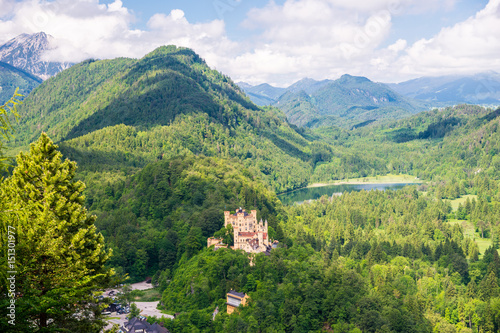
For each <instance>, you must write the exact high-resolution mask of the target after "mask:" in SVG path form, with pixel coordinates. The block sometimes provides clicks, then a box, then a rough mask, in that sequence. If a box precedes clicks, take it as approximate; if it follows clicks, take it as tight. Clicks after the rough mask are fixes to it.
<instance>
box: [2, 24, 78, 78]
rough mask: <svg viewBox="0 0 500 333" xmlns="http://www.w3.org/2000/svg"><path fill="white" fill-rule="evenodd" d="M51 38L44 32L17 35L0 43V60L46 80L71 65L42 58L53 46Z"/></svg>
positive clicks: (52, 38)
mask: <svg viewBox="0 0 500 333" xmlns="http://www.w3.org/2000/svg"><path fill="white" fill-rule="evenodd" d="M53 40H54V37H52V36H50V35H47V34H46V33H44V32H39V33H35V34H22V35H19V36H17V37H15V38H13V39H11V40H9V41H8V42H7V43H5V44H3V45H0V61H3V62H5V63H8V64H10V65H12V66H14V67H16V68H19V69H21V70H24V71H26V72H28V73H31V74H33V75H35V76H37V77H39V78H41V79H43V80H46V79H48V78H49V77H51V76H54V75H56V74H57V73H59V72H60V71H62V70H64V69H66V68H69V67H71V65H73V64H71V63H62V62H49V61H45V60H43V54H44V53H45V52H46V51H48V50H51V49H52V48H53V45H52V42H53Z"/></svg>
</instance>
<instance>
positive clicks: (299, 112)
mask: <svg viewBox="0 0 500 333" xmlns="http://www.w3.org/2000/svg"><path fill="white" fill-rule="evenodd" d="M300 86H301V85H299V87H300ZM295 90H297V92H295V93H290V94H285V95H282V96H281V97H280V98H279V99H278V101H277V102H276V106H277V107H279V108H280V109H281V110H283V112H284V113H285V114H286V115H287V117H291V118H290V122H292V123H294V124H296V125H299V126H307V127H319V126H331V125H337V126H344V127H352V126H355V125H356V124H360V123H365V122H371V121H375V120H378V119H387V118H393V119H396V118H402V117H405V116H408V115H411V114H414V113H417V112H419V111H422V110H424V109H425V105H423V104H422V103H419V102H417V101H413V100H411V99H409V98H406V97H403V96H401V95H399V94H398V93H395V92H394V91H392V90H390V89H389V88H387V86H385V85H383V84H380V83H375V82H372V81H370V80H369V79H367V78H364V77H355V76H351V75H347V74H346V75H343V76H342V77H341V78H340V79H338V80H335V81H321V82H319V83H316V84H314V85H311V84H310V83H309V84H307V85H306V86H305V87H304V89H302V90H300V88H297V87H296V88H295ZM305 101H306V102H305ZM304 102H305V104H304Z"/></svg>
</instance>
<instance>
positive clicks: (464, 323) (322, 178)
mask: <svg viewBox="0 0 500 333" xmlns="http://www.w3.org/2000/svg"><path fill="white" fill-rule="evenodd" d="M311 105H312V104H311ZM358 111H359V110H358ZM311 112H313V111H311ZM356 112H357V111H356ZM18 113H19V115H20V119H19V122H18V123H16V124H14V123H12V124H14V129H16V134H15V138H14V139H10V141H8V142H6V143H7V148H8V149H5V148H2V147H3V146H0V148H2V149H0V153H1V154H4V155H5V153H6V154H10V155H14V153H17V152H18V151H19V150H20V149H24V148H25V147H26V146H27V144H29V143H30V142H31V141H34V140H36V139H37V138H38V137H39V136H40V133H42V132H46V133H47V134H48V135H49V136H50V137H51V138H52V139H53V140H54V141H56V142H57V144H58V146H59V149H60V151H61V152H62V154H63V156H64V157H65V158H68V159H70V160H73V161H76V162H77V165H78V169H76V170H75V169H74V167H72V169H71V170H72V171H71V172H72V175H73V173H74V177H75V179H77V180H82V181H83V182H84V183H85V185H86V190H85V192H84V193H85V197H83V196H81V197H78V200H79V202H80V203H81V204H84V205H85V206H86V207H87V209H88V211H89V216H91V215H92V214H95V215H96V220H95V226H96V228H97V230H98V231H99V232H101V233H102V235H103V236H104V242H105V252H106V253H112V256H111V257H110V258H109V260H107V263H106V265H107V268H113V269H114V270H115V271H116V273H117V276H118V277H124V276H127V275H128V277H129V282H135V281H141V280H144V279H145V278H146V277H154V281H155V282H156V283H157V284H158V288H159V289H160V290H161V292H162V299H161V304H162V305H161V306H162V309H164V310H165V311H166V312H167V313H178V314H179V315H178V316H177V317H176V319H175V320H173V321H170V320H164V324H165V325H166V326H167V327H168V328H169V329H170V330H171V331H172V332H184V331H185V332H197V331H207V332H220V331H224V332H236V331H249V332H308V331H316V332H321V331H325V332H328V331H334V332H360V331H361V332H413V331H414V332H495V331H498V330H499V329H500V319H499V318H500V289H499V280H498V278H499V274H500V258H499V256H498V252H497V250H496V249H497V248H498V247H499V245H500V244H499V243H500V219H499V216H500V192H499V191H500V174H499V170H500V157H499V156H498V152H499V151H500V133H499V125H500V123H499V119H500V118H499V117H498V116H499V115H500V111H499V110H492V109H486V108H483V107H479V106H471V105H459V106H455V107H453V108H445V109H442V110H437V109H436V110H431V111H427V112H422V113H419V114H416V115H413V116H410V117H407V118H404V119H399V120H384V121H379V122H376V123H370V122H366V123H364V124H362V125H363V126H354V127H352V128H351V129H347V128H346V127H340V126H323V127H318V128H314V129H311V128H307V127H297V126H295V125H292V124H290V123H289V122H288V119H287V117H286V116H285V114H284V113H283V112H282V111H280V110H278V109H276V108H272V107H266V108H259V107H257V106H256V105H254V104H253V103H251V102H250V100H249V99H248V97H246V96H245V95H244V94H243V93H242V92H241V90H240V89H239V88H238V87H237V86H236V85H235V84H234V83H233V82H232V81H231V80H230V79H229V78H228V77H226V76H224V75H222V74H221V73H219V72H217V71H214V70H211V69H210V68H209V67H208V66H207V65H206V64H205V62H204V61H203V59H201V58H200V57H199V56H198V55H196V54H195V53H194V52H193V51H191V50H189V49H185V48H176V47H174V46H168V47H162V48H159V49H157V50H155V51H153V52H152V53H150V54H148V55H146V56H145V57H144V58H142V59H125V58H122V59H114V60H105V61H94V60H88V61H85V62H82V63H80V64H78V65H75V66H73V67H71V68H70V69H68V70H66V71H63V72H61V73H60V74H58V75H57V76H55V77H53V78H50V79H49V80H47V81H45V82H44V83H42V84H41V85H40V86H39V87H38V88H36V89H35V90H34V91H33V92H32V93H31V94H30V95H29V96H27V97H26V98H25V100H24V103H23V105H22V106H21V107H20V108H19V109H18ZM296 116H297V117H299V118H297V119H306V118H307V117H309V115H308V114H300V113H298V114H296ZM300 117H302V118H300ZM2 119H6V118H4V117H2ZM329 124H330V123H329ZM337 125H341V124H337ZM311 127H315V126H311ZM8 137H9V138H10V135H9V136H8ZM44 137H45V136H44ZM0 143H2V144H3V141H0ZM1 156H3V155H1ZM33 163H35V164H36V162H33ZM72 165H73V164H72ZM32 167H33V168H34V169H33V170H38V169H36V166H34V165H33V166H32ZM38 171H40V170H38ZM389 173H391V174H407V175H412V176H415V177H418V178H419V179H420V180H422V184H419V185H414V186H409V187H406V188H404V189H402V190H394V191H389V190H387V191H371V192H366V191H361V192H356V193H354V192H353V193H345V194H343V195H341V196H333V197H322V198H321V199H320V200H317V201H314V202H311V203H306V204H301V205H290V206H284V205H283V204H282V203H281V202H280V201H279V199H278V198H277V195H276V194H278V193H282V192H286V191H290V190H293V189H297V188H301V187H304V186H307V185H308V184H312V183H316V182H325V183H328V182H331V181H335V180H342V179H347V178H358V177H366V176H382V175H386V174H389ZM2 184H4V183H2ZM78 184H79V185H78V186H79V187H78V191H81V190H83V185H81V183H78ZM79 193H80V192H79ZM465 195H467V200H465V197H464V196H465ZM460 197H462V199H461V201H460V203H459V204H456V206H453V207H452V204H451V203H450V202H451V200H454V199H457V198H460ZM454 202H456V201H454ZM238 207H243V208H244V209H246V210H251V209H256V210H257V212H258V218H259V219H260V218H263V219H267V220H268V221H269V226H270V227H269V237H270V238H272V239H277V240H279V241H280V246H279V248H277V249H273V250H272V251H271V255H270V256H265V255H264V254H258V255H256V256H255V258H253V261H252V262H253V263H254V265H253V266H252V265H250V260H249V258H248V255H247V254H245V253H243V252H238V251H232V250H227V249H221V250H218V251H213V249H206V240H207V237H210V236H212V235H214V234H217V235H224V234H225V232H226V231H227V230H225V229H224V228H222V226H223V217H224V215H223V211H224V210H229V211H234V210H235V209H237V208H238ZM92 219H93V218H92ZM231 289H234V290H238V291H242V292H246V293H248V294H249V295H250V299H251V301H250V303H249V305H248V306H246V307H243V308H241V309H240V310H239V315H227V313H226V312H225V295H226V293H227V292H228V291H229V290H231ZM217 307H218V309H219V311H220V313H219V314H218V315H217V316H215V318H214V320H212V313H213V311H214V310H215V309H216V308H217ZM151 320H154V318H153V319H151Z"/></svg>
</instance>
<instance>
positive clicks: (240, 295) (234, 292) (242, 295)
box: [228, 290, 245, 298]
mask: <svg viewBox="0 0 500 333" xmlns="http://www.w3.org/2000/svg"><path fill="white" fill-rule="evenodd" d="M228 294H230V295H233V296H236V297H240V298H243V297H245V293H239V292H237V291H234V290H231V291H229V292H228Z"/></svg>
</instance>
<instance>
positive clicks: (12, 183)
mask: <svg viewBox="0 0 500 333" xmlns="http://www.w3.org/2000/svg"><path fill="white" fill-rule="evenodd" d="M61 157H62V154H61V153H60V152H59V151H58V150H57V146H56V145H55V144H54V143H53V142H52V141H51V140H50V138H49V137H48V136H47V135H46V134H45V133H42V135H41V136H40V138H39V139H38V141H37V142H36V143H34V144H31V147H30V152H29V154H23V153H20V154H19V155H18V157H17V167H16V168H15V169H14V171H13V174H12V176H11V177H9V178H7V179H6V180H5V181H4V183H3V184H1V187H0V198H1V201H2V202H3V203H4V207H3V208H2V209H3V212H2V214H0V216H1V217H0V218H1V221H2V243H3V244H6V232H5V230H7V228H8V227H9V226H10V227H11V228H15V230H16V266H17V267H16V271H17V274H16V307H17V311H16V331H20V329H21V331H23V330H25V331H31V332H38V331H40V332H46V331H54V330H55V331H60V330H64V329H68V330H71V331H79V332H84V331H85V332H98V331H99V330H100V328H101V327H102V326H101V325H102V322H101V320H100V309H99V306H98V305H97V303H96V302H95V297H94V294H93V292H94V291H95V290H97V289H99V288H102V287H105V286H106V284H107V283H109V281H110V278H111V276H112V275H113V271H112V270H109V269H107V268H105V267H104V264H105V263H106V261H107V260H108V258H109V256H110V253H109V252H107V251H106V250H105V249H104V239H103V236H102V235H101V234H100V233H97V232H96V227H95V225H94V221H95V216H92V215H89V214H88V213H87V211H86V209H85V208H84V206H83V204H84V199H85V198H84V196H83V195H82V192H83V190H84V188H85V185H84V184H83V183H82V182H80V181H75V180H74V176H75V171H76V163H75V162H71V161H69V160H67V159H66V160H65V161H62V158H61ZM2 247H3V246H2ZM3 249H5V247H3ZM3 249H2V252H4V251H3ZM4 255H5V253H2V256H4ZM4 259H5V257H4V258H2V260H1V263H2V265H4V264H5V263H6V262H7V260H4ZM2 271H7V270H3V269H2ZM2 280H3V281H5V279H2ZM3 283H4V282H3ZM4 288H5V285H3V286H2V289H4ZM1 294H4V290H2V291H1ZM1 302H2V303H3V302H4V301H3V300H2V301H1ZM7 302H9V300H7ZM0 308H2V309H5V308H6V306H3V304H2V306H0ZM4 318H6V316H2V320H3V319H4ZM4 324H6V323H4V322H2V323H1V325H2V326H3V325H4ZM2 331H4V330H3V329H2Z"/></svg>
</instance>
